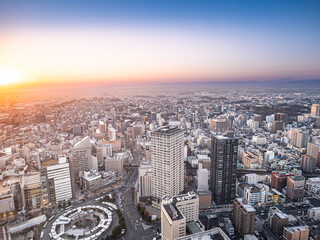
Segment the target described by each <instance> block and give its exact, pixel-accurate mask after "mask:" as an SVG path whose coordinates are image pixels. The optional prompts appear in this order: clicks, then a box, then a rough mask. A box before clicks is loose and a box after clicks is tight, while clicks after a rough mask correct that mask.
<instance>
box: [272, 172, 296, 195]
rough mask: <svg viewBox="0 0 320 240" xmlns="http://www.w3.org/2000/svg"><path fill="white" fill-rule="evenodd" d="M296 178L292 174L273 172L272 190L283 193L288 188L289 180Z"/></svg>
mask: <svg viewBox="0 0 320 240" xmlns="http://www.w3.org/2000/svg"><path fill="white" fill-rule="evenodd" d="M291 176H294V174H292V173H287V172H279V171H276V172H272V175H271V188H275V189H277V190H278V191H279V192H281V191H282V189H283V188H284V187H285V186H287V178H288V177H291Z"/></svg>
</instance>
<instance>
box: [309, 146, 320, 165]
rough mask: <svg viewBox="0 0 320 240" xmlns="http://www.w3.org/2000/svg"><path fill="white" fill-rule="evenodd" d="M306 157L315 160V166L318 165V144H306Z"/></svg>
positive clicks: (319, 149) (319, 157)
mask: <svg viewBox="0 0 320 240" xmlns="http://www.w3.org/2000/svg"><path fill="white" fill-rule="evenodd" d="M307 155H309V156H311V157H314V158H315V159H316V165H317V166H319V165H320V164H319V163H320V143H308V147H307Z"/></svg>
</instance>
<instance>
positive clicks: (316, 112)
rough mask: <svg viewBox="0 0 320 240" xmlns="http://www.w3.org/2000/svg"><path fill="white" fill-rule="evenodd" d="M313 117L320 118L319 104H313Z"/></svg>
mask: <svg viewBox="0 0 320 240" xmlns="http://www.w3.org/2000/svg"><path fill="white" fill-rule="evenodd" d="M311 115H313V116H319V115H320V106H319V104H312V106H311Z"/></svg>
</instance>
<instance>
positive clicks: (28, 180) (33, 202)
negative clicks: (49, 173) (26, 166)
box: [22, 172, 43, 210]
mask: <svg viewBox="0 0 320 240" xmlns="http://www.w3.org/2000/svg"><path fill="white" fill-rule="evenodd" d="M22 186H23V187H22V188H23V193H24V194H23V202H24V206H25V207H26V209H28V210H31V209H34V208H41V207H42V205H43V202H42V191H41V181H40V172H35V173H27V174H26V175H24V178H23V182H22Z"/></svg>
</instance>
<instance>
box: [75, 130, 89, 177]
mask: <svg viewBox="0 0 320 240" xmlns="http://www.w3.org/2000/svg"><path fill="white" fill-rule="evenodd" d="M72 159H73V174H74V177H75V180H76V181H79V180H80V179H79V172H80V171H87V170H89V169H90V167H91V166H90V165H91V164H92V156H91V143H90V138H89V137H88V136H87V137H85V138H83V139H82V140H81V141H79V142H77V143H76V144H75V145H74V146H73V148H72Z"/></svg>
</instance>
